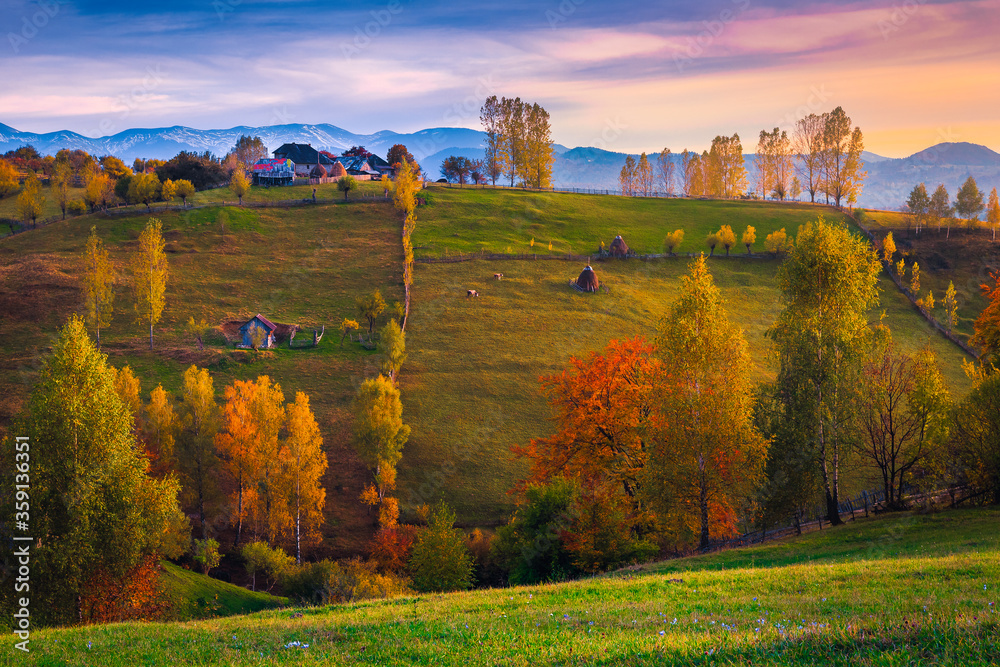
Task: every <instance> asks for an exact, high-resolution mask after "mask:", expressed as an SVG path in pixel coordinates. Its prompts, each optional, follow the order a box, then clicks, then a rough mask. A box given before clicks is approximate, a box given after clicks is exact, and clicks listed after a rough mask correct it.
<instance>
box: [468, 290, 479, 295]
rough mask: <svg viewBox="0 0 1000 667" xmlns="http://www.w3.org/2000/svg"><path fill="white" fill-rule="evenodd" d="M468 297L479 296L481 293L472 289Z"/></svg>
mask: <svg viewBox="0 0 1000 667" xmlns="http://www.w3.org/2000/svg"><path fill="white" fill-rule="evenodd" d="M468 295H469V296H479V292H477V291H476V290H474V289H470V290H469V294H468Z"/></svg>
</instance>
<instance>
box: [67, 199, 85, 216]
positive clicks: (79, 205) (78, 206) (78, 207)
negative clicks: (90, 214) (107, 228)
mask: <svg viewBox="0 0 1000 667" xmlns="http://www.w3.org/2000/svg"><path fill="white" fill-rule="evenodd" d="M86 212H87V205H86V204H84V203H83V202H82V201H80V200H79V199H74V200H73V201H71V202H67V204H66V213H67V214H68V215H83V214H84V213H86Z"/></svg>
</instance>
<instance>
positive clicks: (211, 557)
mask: <svg viewBox="0 0 1000 667" xmlns="http://www.w3.org/2000/svg"><path fill="white" fill-rule="evenodd" d="M220 560H222V555H221V554H220V553H219V543H218V542H217V541H215V540H213V539H207V540H195V541H194V562H195V563H197V564H198V566H199V567H200V568H201V572H202V574H208V571H209V570H211V569H212V568H213V567H218V566H219V561H220Z"/></svg>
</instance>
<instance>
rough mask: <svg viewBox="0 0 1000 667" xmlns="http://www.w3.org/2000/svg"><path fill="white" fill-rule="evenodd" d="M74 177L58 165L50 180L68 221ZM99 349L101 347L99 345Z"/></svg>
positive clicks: (65, 168) (61, 209)
mask: <svg viewBox="0 0 1000 667" xmlns="http://www.w3.org/2000/svg"><path fill="white" fill-rule="evenodd" d="M72 177H73V174H72V172H71V170H70V167H69V164H67V163H58V164H56V166H55V169H53V170H52V176H51V177H50V178H49V187H50V188H51V190H52V194H53V196H54V197H55V199H56V204H58V205H59V210H60V211H62V217H63V220H65V219H66V207H67V206H68V205H69V202H70V200H71V196H70V179H71V178H72ZM0 179H2V176H0ZM0 189H2V186H0ZM98 347H100V346H99V345H98Z"/></svg>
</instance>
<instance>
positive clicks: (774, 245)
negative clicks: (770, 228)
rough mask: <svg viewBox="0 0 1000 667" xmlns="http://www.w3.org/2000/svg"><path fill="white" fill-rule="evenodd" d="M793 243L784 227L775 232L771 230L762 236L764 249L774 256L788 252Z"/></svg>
mask: <svg viewBox="0 0 1000 667" xmlns="http://www.w3.org/2000/svg"><path fill="white" fill-rule="evenodd" d="M794 245H795V244H794V242H793V240H792V238H790V237H789V236H788V233H787V232H786V231H785V228H784V227H782V228H781V229H779V230H778V231H776V232H771V233H770V234H768V235H767V237H765V238H764V249H765V250H767V251H768V252H769V253H771V254H772V255H774V256H777V255H778V254H779V253H783V252H789V251H790V250H791V249H792V248H793V247H794Z"/></svg>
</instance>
